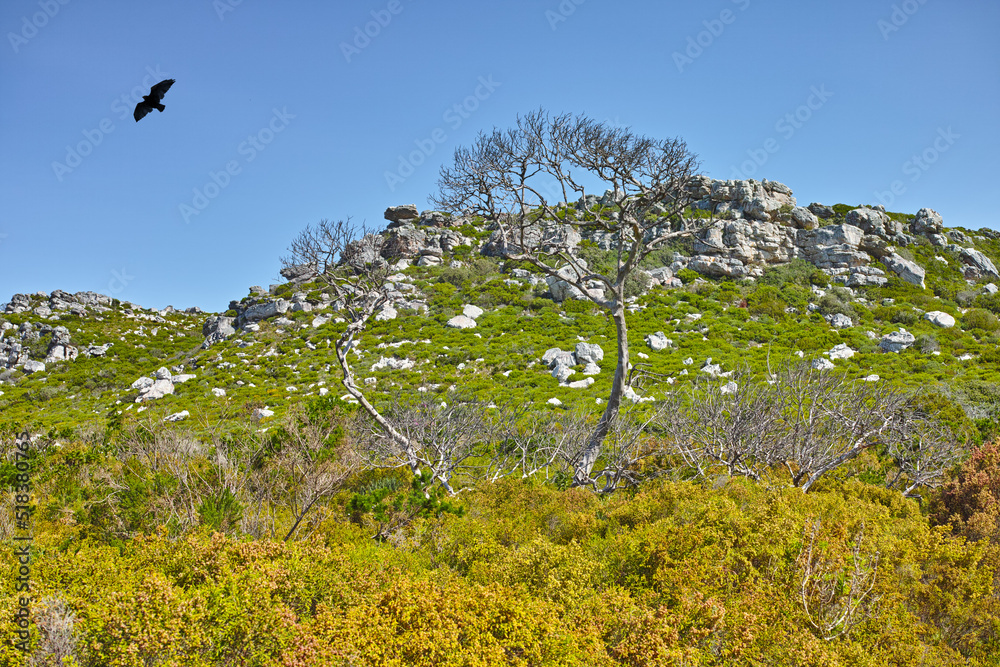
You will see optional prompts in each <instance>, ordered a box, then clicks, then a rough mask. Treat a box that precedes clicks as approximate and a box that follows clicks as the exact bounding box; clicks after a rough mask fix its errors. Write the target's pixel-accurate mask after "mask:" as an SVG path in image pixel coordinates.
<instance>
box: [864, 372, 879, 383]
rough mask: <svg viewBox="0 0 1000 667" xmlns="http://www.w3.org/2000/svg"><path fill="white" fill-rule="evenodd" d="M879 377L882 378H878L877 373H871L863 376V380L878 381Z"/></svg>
mask: <svg viewBox="0 0 1000 667" xmlns="http://www.w3.org/2000/svg"><path fill="white" fill-rule="evenodd" d="M881 379H882V378H880V377H879V376H878V375H876V374H875V373H872V374H871V375H866V376H865V382H878V381H879V380H881Z"/></svg>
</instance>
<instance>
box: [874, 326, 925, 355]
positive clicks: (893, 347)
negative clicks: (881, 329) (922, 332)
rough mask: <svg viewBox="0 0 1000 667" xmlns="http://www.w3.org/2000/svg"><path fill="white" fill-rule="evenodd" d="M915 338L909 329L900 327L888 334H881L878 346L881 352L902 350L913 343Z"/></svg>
mask: <svg viewBox="0 0 1000 667" xmlns="http://www.w3.org/2000/svg"><path fill="white" fill-rule="evenodd" d="M916 340H917V338H916V336H914V335H913V334H911V333H910V332H909V331H905V330H903V329H900V330H899V331H893V332H892V333H890V334H886V335H885V336H882V340H881V341H880V342H879V344H878V346H879V347H880V348H881V349H882V351H883V352H902V351H903V350H905V349H906V348H908V347H910V346H911V345H913V343H914V342H916Z"/></svg>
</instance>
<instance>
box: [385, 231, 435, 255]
mask: <svg viewBox="0 0 1000 667" xmlns="http://www.w3.org/2000/svg"><path fill="white" fill-rule="evenodd" d="M426 244H427V234H425V233H424V232H423V231H421V230H419V229H416V228H415V227H413V226H412V225H404V226H402V227H397V228H395V229H392V230H390V231H389V233H388V234H387V235H386V239H385V244H384V245H383V246H382V256H383V257H402V258H404V259H410V258H413V257H417V256H418V255H419V254H420V250H421V249H422V248H423V247H424V246H425V245H426Z"/></svg>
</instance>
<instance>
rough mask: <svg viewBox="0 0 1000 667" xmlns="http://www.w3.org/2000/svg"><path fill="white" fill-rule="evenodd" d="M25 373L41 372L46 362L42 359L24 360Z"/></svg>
mask: <svg viewBox="0 0 1000 667" xmlns="http://www.w3.org/2000/svg"><path fill="white" fill-rule="evenodd" d="M23 368H24V372H25V373H29V374H30V373H40V372H42V371H44V370H45V364H43V363H42V362H40V361H34V360H30V359H29V360H28V361H26V362H24V367H23Z"/></svg>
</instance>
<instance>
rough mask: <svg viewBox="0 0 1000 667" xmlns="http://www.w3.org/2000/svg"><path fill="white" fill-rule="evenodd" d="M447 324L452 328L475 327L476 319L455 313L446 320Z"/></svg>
mask: <svg viewBox="0 0 1000 667" xmlns="http://www.w3.org/2000/svg"><path fill="white" fill-rule="evenodd" d="M448 326H449V327H451V328H452V329H475V328H476V321H475V320H474V319H472V318H471V317H467V316H465V315H456V316H455V317H453V318H451V319H450V320H448Z"/></svg>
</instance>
